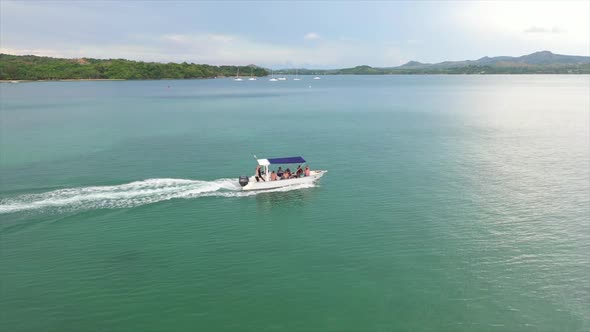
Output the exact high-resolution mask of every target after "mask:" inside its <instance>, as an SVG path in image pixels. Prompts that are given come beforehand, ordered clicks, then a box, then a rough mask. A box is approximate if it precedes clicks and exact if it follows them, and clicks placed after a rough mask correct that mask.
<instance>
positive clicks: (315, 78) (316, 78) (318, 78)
mask: <svg viewBox="0 0 590 332" xmlns="http://www.w3.org/2000/svg"><path fill="white" fill-rule="evenodd" d="M313 79H314V80H321V78H320V77H319V76H316V77H314V78H313Z"/></svg>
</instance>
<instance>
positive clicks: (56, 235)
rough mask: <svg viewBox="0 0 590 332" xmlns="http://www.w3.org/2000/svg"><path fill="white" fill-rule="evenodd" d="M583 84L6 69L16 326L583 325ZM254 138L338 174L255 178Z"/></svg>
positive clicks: (0, 237) (587, 323)
mask: <svg viewBox="0 0 590 332" xmlns="http://www.w3.org/2000/svg"><path fill="white" fill-rule="evenodd" d="M589 89H590V77H589V76H379V77H372V76H370V77H367V76H325V77H323V78H322V80H319V81H316V80H311V77H304V80H302V81H298V82H297V81H286V82H268V81H267V80H259V81H256V82H249V81H243V82H234V81H233V80H229V79H228V80H186V81H112V82H62V83H58V82H51V83H50V82H43V83H26V84H25V83H22V84H2V85H0V97H1V98H0V106H1V107H0V112H1V113H0V126H1V127H0V148H1V155H0V166H1V179H0V180H1V186H0V242H1V247H0V250H1V251H0V258H1V264H0V275H1V283H0V287H1V288H0V319H1V324H0V325H1V326H2V327H3V328H2V330H6V331H11V332H12V331H131V330H135V331H197V330H199V331H589V330H590V314H589V313H590V310H589V308H590V287H589V285H590V277H589V275H590V258H589V255H588V253H589V252H590V221H589V220H590V172H589V171H588V170H589V169H590V152H589V151H590V128H589V126H590V94H589ZM252 154H256V155H258V156H259V157H282V156H291V155H302V156H304V157H305V158H306V159H307V160H308V163H309V165H310V166H311V167H312V169H314V168H315V169H327V170H329V173H328V174H327V175H326V176H324V177H323V178H322V180H321V181H320V183H318V184H317V185H315V186H312V187H304V188H290V189H289V190H280V191H275V192H267V193H242V192H239V191H237V190H236V181H237V177H238V176H239V175H244V174H248V175H249V174H252V173H253V171H254V167H255V162H254V160H253V158H252Z"/></svg>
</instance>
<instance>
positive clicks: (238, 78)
mask: <svg viewBox="0 0 590 332" xmlns="http://www.w3.org/2000/svg"><path fill="white" fill-rule="evenodd" d="M234 81H242V78H241V77H240V68H239V67H238V72H237V74H236V78H234Z"/></svg>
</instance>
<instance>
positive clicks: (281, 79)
mask: <svg viewBox="0 0 590 332" xmlns="http://www.w3.org/2000/svg"><path fill="white" fill-rule="evenodd" d="M286 80H287V78H286V77H285V74H284V73H283V76H281V77H279V81H286Z"/></svg>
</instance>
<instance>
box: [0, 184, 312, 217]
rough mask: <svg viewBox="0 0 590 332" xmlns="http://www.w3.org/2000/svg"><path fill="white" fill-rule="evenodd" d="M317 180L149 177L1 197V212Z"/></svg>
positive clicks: (235, 193)
mask: <svg viewBox="0 0 590 332" xmlns="http://www.w3.org/2000/svg"><path fill="white" fill-rule="evenodd" d="M313 186H314V184H303V185H295V186H288V187H282V188H276V189H269V190H263V191H241V190H240V189H241V187H240V184H239V183H238V180H237V179H218V180H213V181H199V180H188V179H149V180H143V181H136V182H130V183H126V184H121V185H115V186H96V187H81V188H69V189H59V190H54V191H50V192H46V193H40V194H27V195H21V196H17V197H14V198H5V199H0V214H2V213H14V212H22V211H31V210H41V209H54V210H58V211H60V212H64V211H75V210H92V209H117V208H129V207H136V206H140V205H145V204H151V203H156V202H161V201H167V200H171V199H176V198H184V199H190V198H198V197H211V196H217V197H244V196H252V195H257V194H259V193H265V192H281V191H291V190H296V189H303V188H310V187H313Z"/></svg>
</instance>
